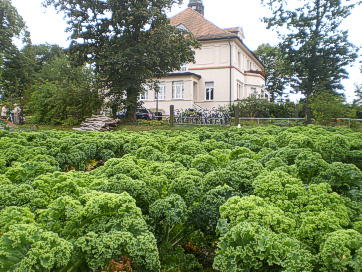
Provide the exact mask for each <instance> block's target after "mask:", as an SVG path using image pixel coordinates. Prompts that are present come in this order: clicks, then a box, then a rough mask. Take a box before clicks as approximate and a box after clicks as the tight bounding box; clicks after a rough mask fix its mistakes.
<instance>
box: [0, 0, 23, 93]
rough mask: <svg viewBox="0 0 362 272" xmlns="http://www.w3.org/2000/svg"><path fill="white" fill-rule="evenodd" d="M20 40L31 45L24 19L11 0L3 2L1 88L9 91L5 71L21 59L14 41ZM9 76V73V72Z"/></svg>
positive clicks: (0, 17)
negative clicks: (5, 83) (13, 62)
mask: <svg viewBox="0 0 362 272" xmlns="http://www.w3.org/2000/svg"><path fill="white" fill-rule="evenodd" d="M16 38H17V39H20V40H21V42H23V43H25V44H29V43H30V35H29V32H28V31H27V29H26V26H25V23H24V21H23V18H22V17H21V16H20V15H19V14H18V11H17V10H16V8H15V7H13V6H12V4H11V0H2V1H1V2H0V76H2V78H3V79H2V78H1V77H0V88H1V89H3V90H4V89H5V90H6V91H7V87H8V86H9V84H8V86H6V85H5V86H4V84H3V83H4V81H5V82H6V81H9V79H8V78H6V77H9V75H6V74H5V72H4V71H5V70H6V69H7V68H8V67H9V66H10V67H13V65H12V64H9V63H11V62H12V61H13V60H14V59H17V60H18V58H19V54H20V52H19V50H18V48H17V47H16V45H15V44H14V39H16ZM8 74H9V72H8Z"/></svg>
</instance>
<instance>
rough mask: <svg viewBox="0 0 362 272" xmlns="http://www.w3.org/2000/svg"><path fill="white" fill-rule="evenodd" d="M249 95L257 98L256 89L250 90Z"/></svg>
mask: <svg viewBox="0 0 362 272" xmlns="http://www.w3.org/2000/svg"><path fill="white" fill-rule="evenodd" d="M251 95H253V96H257V95H258V94H257V92H256V88H253V87H252V88H251Z"/></svg>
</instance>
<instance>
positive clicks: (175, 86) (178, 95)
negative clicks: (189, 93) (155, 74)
mask: <svg viewBox="0 0 362 272" xmlns="http://www.w3.org/2000/svg"><path fill="white" fill-rule="evenodd" d="M183 98H184V82H183V81H173V82H172V99H183Z"/></svg>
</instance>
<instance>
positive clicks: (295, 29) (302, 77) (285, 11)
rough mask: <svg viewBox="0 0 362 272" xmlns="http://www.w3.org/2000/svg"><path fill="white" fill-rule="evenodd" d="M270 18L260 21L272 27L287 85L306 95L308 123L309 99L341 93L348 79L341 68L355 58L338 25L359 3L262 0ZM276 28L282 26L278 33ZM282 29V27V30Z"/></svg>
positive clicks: (345, 35)
mask: <svg viewBox="0 0 362 272" xmlns="http://www.w3.org/2000/svg"><path fill="white" fill-rule="evenodd" d="M262 3H263V4H265V5H267V6H268V7H270V9H271V10H272V12H273V16H272V17H270V18H264V21H265V22H266V23H267V24H268V28H276V29H277V31H278V33H279V36H280V38H281V44H280V48H281V50H282V54H283V55H284V56H285V59H286V61H287V64H288V67H289V70H290V74H291V79H290V83H291V86H292V87H293V88H294V89H295V90H297V91H300V92H302V93H303V94H304V95H305V96H306V116H307V121H308V122H310V118H311V113H310V107H309V102H310V97H311V96H312V95H313V94H314V93H316V92H320V91H323V90H327V91H337V90H342V89H343V86H342V85H341V79H344V78H348V73H347V71H346V70H345V66H346V65H348V64H349V63H351V62H353V61H354V60H355V59H356V58H357V54H356V51H357V49H356V47H355V46H354V45H352V44H351V43H350V42H349V41H348V39H347V37H348V31H343V30H341V28H340V25H341V23H342V21H343V19H345V18H347V17H348V16H349V15H350V11H351V9H353V8H354V7H355V5H356V4H359V3H360V1H349V3H345V2H342V1H335V0H312V1H290V0H288V1H287V0H262ZM280 27H286V30H285V32H282V30H281V28H280ZM284 29H285V28H284Z"/></svg>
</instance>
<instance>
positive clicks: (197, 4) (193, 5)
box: [189, 0, 205, 16]
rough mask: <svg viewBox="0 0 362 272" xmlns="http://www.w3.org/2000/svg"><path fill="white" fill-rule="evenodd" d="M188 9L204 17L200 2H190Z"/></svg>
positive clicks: (197, 0)
mask: <svg viewBox="0 0 362 272" xmlns="http://www.w3.org/2000/svg"><path fill="white" fill-rule="evenodd" d="M189 7H190V8H192V9H193V10H195V11H197V12H198V13H200V14H201V15H202V16H204V9H205V7H204V4H203V3H202V0H190V3H189Z"/></svg>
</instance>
